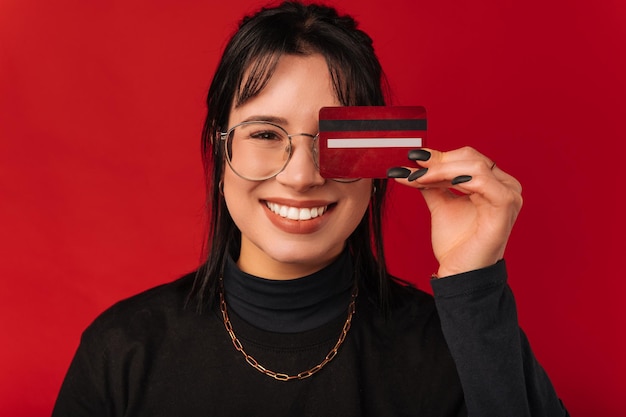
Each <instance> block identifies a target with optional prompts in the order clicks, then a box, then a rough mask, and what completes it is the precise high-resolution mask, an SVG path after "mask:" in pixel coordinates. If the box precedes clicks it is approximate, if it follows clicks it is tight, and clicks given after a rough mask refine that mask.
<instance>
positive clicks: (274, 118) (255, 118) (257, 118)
mask: <svg viewBox="0 0 626 417" xmlns="http://www.w3.org/2000/svg"><path fill="white" fill-rule="evenodd" d="M244 122H272V123H276V124H277V125H287V124H289V123H288V122H287V119H285V118H284V117H279V116H269V115H254V116H250V117H246V119H245V120H244Z"/></svg>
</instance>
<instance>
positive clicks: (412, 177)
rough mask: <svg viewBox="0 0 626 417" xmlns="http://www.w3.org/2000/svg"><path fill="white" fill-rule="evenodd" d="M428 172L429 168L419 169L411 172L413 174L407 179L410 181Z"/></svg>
mask: <svg viewBox="0 0 626 417" xmlns="http://www.w3.org/2000/svg"><path fill="white" fill-rule="evenodd" d="M426 172H428V168H422V169H418V170H416V171H413V172H411V175H409V176H408V177H407V178H406V179H407V180H409V181H415V180H416V179H418V178H419V177H421V176H423V175H424V174H425V173H426Z"/></svg>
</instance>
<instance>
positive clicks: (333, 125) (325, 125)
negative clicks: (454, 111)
mask: <svg viewBox="0 0 626 417" xmlns="http://www.w3.org/2000/svg"><path fill="white" fill-rule="evenodd" d="M370 130H426V119H377V120H372V119H365V120H320V132H351V131H354V132H366V131H370Z"/></svg>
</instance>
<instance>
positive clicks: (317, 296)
mask: <svg viewBox="0 0 626 417" xmlns="http://www.w3.org/2000/svg"><path fill="white" fill-rule="evenodd" d="M353 283H354V276H353V272H352V262H351V257H350V255H349V253H348V252H347V251H344V253H343V254H342V255H341V256H340V257H339V258H337V259H336V260H335V261H334V262H332V263H331V264H330V265H328V266H326V267H325V268H322V269H321V270H319V271H317V272H315V273H312V274H310V275H307V276H304V277H301V278H298V279H291V280H284V281H281V280H270V279H265V278H260V277H258V276H254V275H251V274H248V273H246V272H243V271H242V270H241V269H239V268H238V267H237V265H236V264H235V263H234V262H233V261H232V260H231V261H229V262H228V264H227V266H226V269H225V271H224V291H225V298H226V303H227V304H228V308H229V309H230V311H231V312H234V313H235V314H237V315H239V316H240V317H241V318H243V319H244V320H246V321H247V322H249V323H250V324H252V325H254V326H256V327H259V328H261V329H264V330H269V331H274V332H283V333H293V332H301V331H306V330H311V329H314V328H316V327H319V326H322V325H324V324H326V323H328V322H329V321H331V320H333V319H334V318H336V317H338V316H339V315H341V314H344V313H345V311H346V308H347V307H348V304H349V303H350V298H351V292H352V287H353Z"/></svg>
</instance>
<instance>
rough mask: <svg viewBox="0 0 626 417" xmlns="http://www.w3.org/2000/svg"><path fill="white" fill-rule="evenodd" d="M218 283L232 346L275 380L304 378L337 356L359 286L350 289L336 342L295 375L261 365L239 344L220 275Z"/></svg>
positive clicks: (258, 369) (250, 363)
mask: <svg viewBox="0 0 626 417" xmlns="http://www.w3.org/2000/svg"><path fill="white" fill-rule="evenodd" d="M219 285H220V287H219V293H220V311H221V312H222V318H223V320H224V327H225V328H226V331H227V332H228V335H229V336H230V339H231V341H232V342H233V346H235V349H237V351H238V352H241V354H242V355H243V357H244V358H245V360H246V362H248V364H249V365H250V366H252V367H253V368H254V369H256V370H257V371H259V372H261V373H262V374H265V375H267V376H269V377H271V378H274V379H275V380H277V381H292V380H294V379H306V378H308V377H310V376H312V375H313V374H315V373H317V372H318V371H319V370H320V369H322V368H323V367H324V366H325V365H326V364H327V363H328V362H330V361H332V360H333V359H334V358H335V356H337V352H338V351H339V348H340V347H341V345H342V343H343V341H344V340H345V339H346V336H347V334H348V330H350V326H351V324H352V316H353V315H354V312H355V310H356V297H357V296H358V295H359V288H358V287H357V285H356V283H355V285H354V289H353V290H352V300H351V301H350V305H349V306H348V318H347V319H346V322H345V323H344V324H343V328H342V329H341V334H340V335H339V339H338V340H337V343H335V346H333V348H332V349H331V350H330V352H328V354H327V355H326V357H325V358H324V359H323V360H322V361H321V362H320V363H319V364H317V365H315V366H314V367H312V368H310V369H307V370H306V371H302V372H299V373H297V374H295V375H288V374H285V373H282V372H275V371H272V370H269V369H267V368H266V367H264V366H263V365H261V364H260V363H259V362H258V361H257V360H256V359H254V358H253V357H252V356H250V355H248V354H247V353H246V351H245V350H244V348H243V345H242V344H241V341H240V340H239V339H238V338H237V336H236V335H235V332H234V330H233V325H232V324H231V322H230V318H229V317H228V310H227V309H226V300H225V298H224V279H223V277H220V283H219Z"/></svg>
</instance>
